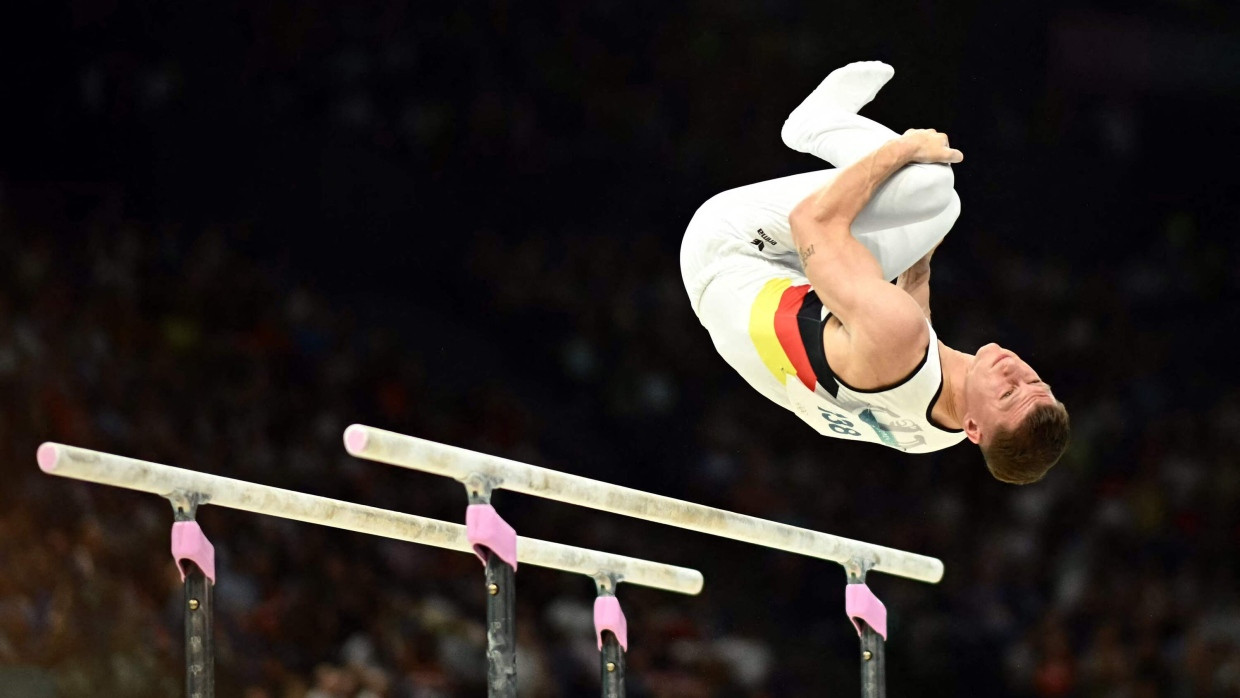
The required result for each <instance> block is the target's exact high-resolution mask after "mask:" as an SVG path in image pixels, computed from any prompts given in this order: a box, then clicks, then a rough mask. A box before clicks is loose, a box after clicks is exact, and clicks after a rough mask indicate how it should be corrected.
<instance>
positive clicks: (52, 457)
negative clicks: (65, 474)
mask: <svg viewBox="0 0 1240 698" xmlns="http://www.w3.org/2000/svg"><path fill="white" fill-rule="evenodd" d="M35 457H36V458H37V459H38V460H39V469H40V470H42V471H43V472H45V473H52V472H56V461H58V460H59V459H60V452H59V451H57V450H56V444H53V443H45V444H43V445H42V446H39V450H38V452H37V453H36V454H35Z"/></svg>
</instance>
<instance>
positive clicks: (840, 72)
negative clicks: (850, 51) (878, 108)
mask: <svg viewBox="0 0 1240 698" xmlns="http://www.w3.org/2000/svg"><path fill="white" fill-rule="evenodd" d="M895 73H896V71H895V69H894V68H892V67H891V66H889V65H887V64H886V63H883V62H881V61H862V62H860V63H849V64H848V65H846V66H844V67H843V68H838V69H836V70H835V71H833V72H832V73H831V74H830V75H828V76H827V78H826V79H825V80H823V81H822V84H820V85H819V86H818V87H817V88H816V89H815V90H814V91H813V92H811V93H810V95H809V96H808V97H806V98H805V101H803V102H801V105H800V106H798V107H797V108H796V109H793V110H792V113H791V114H789V115H788V120H787V121H785V122H784V128H783V130H782V131H781V132H780V135H781V136H782V137H783V139H784V143H785V144H786V145H787V146H788V147H789V148H792V149H793V150H797V151H800V152H802V153H813V152H814V150H815V148H814V141H815V140H816V139H817V138H818V136H819V135H820V134H821V133H822V132H823V130H824V126H827V127H829V126H830V125H831V123H832V122H833V121H834V120H835V118H838V116H840V115H841V112H846V113H847V114H856V113H857V112H858V111H859V110H860V109H861V107H864V106H865V105H867V104H869V103H870V100H872V99H874V96H875V95H877V94H878V91H879V90H881V89H882V87H883V85H886V84H887V81H888V80H890V79H891V76H893V75H895ZM815 154H816V153H815Z"/></svg>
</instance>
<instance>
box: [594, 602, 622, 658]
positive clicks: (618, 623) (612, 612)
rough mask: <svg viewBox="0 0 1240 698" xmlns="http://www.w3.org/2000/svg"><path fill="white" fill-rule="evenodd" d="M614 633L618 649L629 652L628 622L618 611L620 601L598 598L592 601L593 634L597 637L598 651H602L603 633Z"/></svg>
mask: <svg viewBox="0 0 1240 698" xmlns="http://www.w3.org/2000/svg"><path fill="white" fill-rule="evenodd" d="M604 630H610V631H611V632H613V633H615V635H616V640H617V641H618V642H619V643H620V648H621V649H623V650H624V651H625V652H628V651H629V622H628V621H627V620H626V619H625V617H624V611H622V610H620V599H617V598H616V597H614V596H599V597H596V598H595V599H594V634H595V635H597V636H598V649H599V651H600V652H602V651H603V631H604Z"/></svg>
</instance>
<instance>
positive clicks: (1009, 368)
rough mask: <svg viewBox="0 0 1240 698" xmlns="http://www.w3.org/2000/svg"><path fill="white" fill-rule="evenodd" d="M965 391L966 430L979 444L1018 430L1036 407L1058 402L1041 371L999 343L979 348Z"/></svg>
mask: <svg viewBox="0 0 1240 698" xmlns="http://www.w3.org/2000/svg"><path fill="white" fill-rule="evenodd" d="M964 393H965V415H964V431H965V434H966V435H967V436H968V437H969V440H970V441H972V442H973V443H975V444H976V443H982V441H983V440H984V439H986V438H987V437H988V436H989V435H990V434H993V433H995V432H996V431H1006V430H1011V429H1014V428H1015V427H1016V426H1017V425H1018V424H1020V423H1021V420H1023V419H1024V418H1025V415H1027V414H1029V412H1030V410H1032V409H1033V408H1034V407H1037V406H1038V405H1041V404H1054V403H1055V402H1056V400H1055V396H1054V395H1053V394H1052V393H1051V387H1050V386H1049V385H1047V384H1046V383H1043V382H1042V379H1041V378H1039V377H1038V374H1037V372H1036V371H1034V370H1033V369H1032V368H1031V367H1030V366H1029V364H1027V363H1025V362H1024V361H1022V360H1021V358H1020V357H1019V356H1017V355H1016V354H1015V353H1014V352H1012V351H1009V350H1007V349H1004V348H1003V347H1001V346H999V345H998V344H987V345H986V346H984V347H982V348H981V349H978V350H977V354H976V355H975V356H974V357H973V363H972V364H970V365H969V371H968V373H966V374H965V382H964Z"/></svg>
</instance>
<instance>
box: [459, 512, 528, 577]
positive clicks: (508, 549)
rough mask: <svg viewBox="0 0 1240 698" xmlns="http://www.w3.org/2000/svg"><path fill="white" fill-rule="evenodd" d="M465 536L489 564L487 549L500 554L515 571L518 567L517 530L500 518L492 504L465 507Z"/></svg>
mask: <svg viewBox="0 0 1240 698" xmlns="http://www.w3.org/2000/svg"><path fill="white" fill-rule="evenodd" d="M465 537H466V538H467V539H468V540H469V544H470V545H472V546H474V554H476V555H477V556H478V559H479V560H482V564H484V565H485V564H487V558H486V554H487V553H486V551H487V550H489V551H491V552H492V553H494V554H496V555H498V556H499V559H501V560H503V561H504V562H507V563H508V565H509V566H511V567H512V569H513V571H514V572H515V571H516V569H517V531H516V529H514V528H513V527H512V526H509V525H508V522H507V521H505V520H503V519H502V518H500V515H499V512H497V511H495V507H493V506H491V505H490V504H470V505H469V506H468V507H466V508H465Z"/></svg>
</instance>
